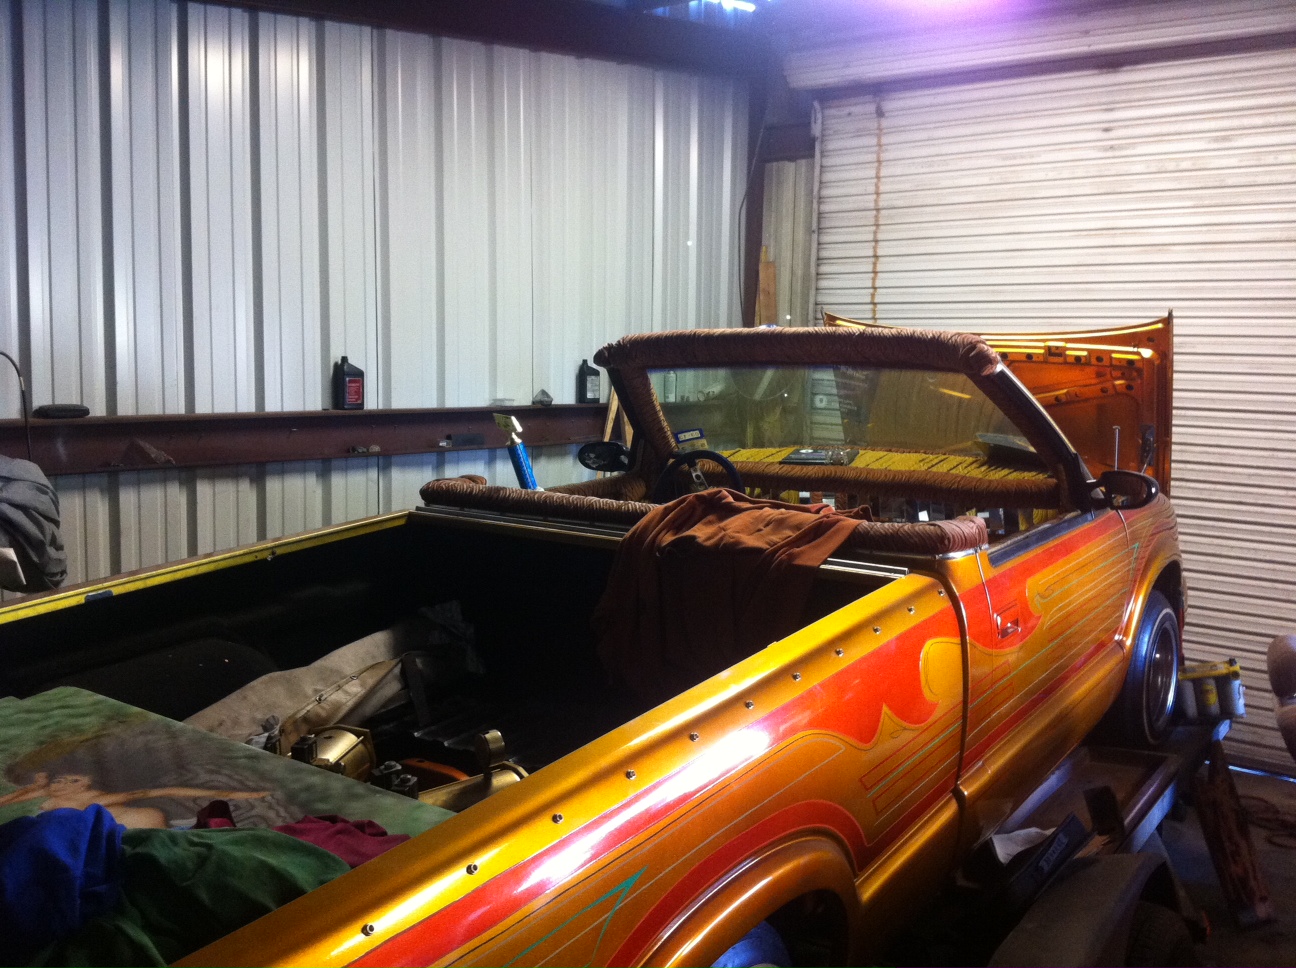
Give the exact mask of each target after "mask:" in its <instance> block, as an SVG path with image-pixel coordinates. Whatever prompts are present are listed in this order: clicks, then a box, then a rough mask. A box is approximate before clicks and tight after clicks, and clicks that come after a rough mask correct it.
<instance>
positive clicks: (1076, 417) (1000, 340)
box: [824, 313, 1174, 492]
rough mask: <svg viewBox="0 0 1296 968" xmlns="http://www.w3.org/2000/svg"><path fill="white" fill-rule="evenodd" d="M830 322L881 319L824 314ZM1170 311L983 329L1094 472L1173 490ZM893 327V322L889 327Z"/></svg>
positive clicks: (855, 323)
mask: <svg viewBox="0 0 1296 968" xmlns="http://www.w3.org/2000/svg"><path fill="white" fill-rule="evenodd" d="M824 323H825V324H826V325H829V326H859V327H873V326H882V324H877V323H868V322H862V321H860V320H853V319H848V318H846V317H844V316H837V315H834V314H832V313H824ZM1173 324H1174V318H1173V315H1172V314H1167V315H1166V316H1164V317H1163V318H1161V319H1156V320H1153V321H1152V322H1150V323H1144V324H1141V325H1137V326H1123V327H1112V328H1108V329H1093V330H1072V331H1067V332H1047V331H1043V330H1041V331H1038V332H1028V333H982V334H981V336H982V338H983V339H984V340H985V341H986V342H987V343H988V344H990V346H991V347H993V348H994V350H995V351H996V352H998V354H999V356H1000V358H1001V359H1002V360H1003V361H1004V363H1005V365H1007V367H1008V368H1009V369H1010V370H1011V371H1012V372H1013V374H1014V375H1015V376H1016V377H1017V378H1018V379H1019V380H1020V381H1021V382H1022V383H1023V384H1024V385H1025V386H1026V388H1027V389H1028V390H1030V392H1031V393H1032V394H1033V395H1034V397H1035V399H1036V400H1038V401H1039V403H1040V404H1041V406H1043V407H1044V409H1045V410H1046V411H1047V412H1048V414H1049V416H1050V417H1052V419H1053V421H1054V423H1056V424H1057V425H1058V427H1059V428H1060V429H1061V430H1062V432H1063V434H1065V435H1066V437H1067V439H1068V440H1069V441H1070V442H1071V445H1072V446H1073V447H1074V448H1075V449H1076V451H1077V452H1078V453H1079V454H1080V456H1081V458H1083V460H1084V462H1085V465H1086V466H1087V467H1088V469H1089V471H1090V473H1091V474H1093V475H1094V476H1097V475H1098V474H1101V473H1102V472H1103V471H1105V470H1109V469H1111V468H1120V469H1122V470H1135V471H1142V472H1144V473H1148V474H1151V475H1152V476H1153V477H1155V478H1156V479H1157V482H1158V483H1159V484H1160V485H1161V489H1162V490H1163V491H1166V492H1169V490H1170V451H1171V436H1170V416H1171V409H1172V405H1173V365H1172V364H1173V355H1174V350H1173V339H1172V333H1173ZM886 328H890V327H886Z"/></svg>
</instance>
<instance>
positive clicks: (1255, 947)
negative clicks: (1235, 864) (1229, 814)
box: [1161, 771, 1296, 965]
mask: <svg viewBox="0 0 1296 968" xmlns="http://www.w3.org/2000/svg"><path fill="white" fill-rule="evenodd" d="M1233 782H1234V785H1235V786H1236V787H1237V790H1238V794H1239V796H1240V797H1241V798H1242V802H1243V804H1244V806H1246V807H1247V810H1248V815H1249V816H1255V815H1256V814H1257V813H1258V812H1259V811H1261V810H1264V811H1265V812H1270V811H1268V810H1267V808H1264V806H1263V805H1262V804H1260V803H1258V802H1257V801H1252V800H1250V799H1249V798H1250V797H1260V798H1263V799H1264V800H1266V801H1268V802H1269V803H1270V804H1272V805H1273V807H1274V808H1275V809H1276V811H1277V814H1276V816H1278V817H1279V818H1281V819H1282V820H1283V821H1284V822H1285V823H1286V825H1287V829H1288V830H1290V831H1292V833H1289V834H1287V835H1286V837H1285V838H1281V839H1285V840H1286V841H1287V843H1288V844H1290V845H1291V846H1289V847H1283V846H1278V845H1275V844H1273V843H1271V842H1270V841H1269V839H1268V838H1269V836H1270V833H1271V832H1270V831H1267V830H1265V829H1262V828H1261V827H1260V826H1258V825H1257V824H1255V823H1252V825H1251V842H1252V844H1253V845H1254V846H1255V849H1256V855H1257V859H1258V862H1259V865H1260V869H1261V870H1262V871H1263V873H1264V875H1265V877H1266V878H1267V879H1268V884H1269V895H1270V898H1271V899H1272V901H1273V906H1274V913H1275V920H1274V921H1273V922H1271V923H1269V924H1263V925H1259V926H1256V927H1253V928H1249V929H1240V928H1239V927H1238V926H1237V923H1236V921H1235V920H1234V918H1233V916H1232V915H1231V913H1230V912H1229V910H1228V906H1227V905H1226V904H1225V902H1224V897H1223V895H1222V893H1221V891H1220V886H1219V880H1218V879H1217V878H1216V876H1215V868H1214V867H1213V866H1212V865H1211V860H1210V854H1209V853H1208V852H1207V849H1206V844H1205V841H1204V840H1203V839H1202V835H1201V827H1200V826H1199V825H1198V822H1197V814H1196V811H1195V810H1192V809H1189V810H1188V812H1187V816H1186V817H1185V818H1184V819H1183V820H1180V821H1176V820H1171V819H1167V820H1166V821H1165V822H1164V823H1163V824H1162V828H1161V838H1162V840H1163V841H1164V843H1165V845H1166V850H1167V852H1168V853H1169V854H1170V859H1171V862H1172V863H1173V865H1174V869H1175V872H1176V873H1177V874H1178V875H1179V878H1180V880H1181V881H1182V882H1183V884H1184V887H1185V888H1186V889H1187V891H1188V894H1189V895H1190V896H1191V897H1192V899H1193V901H1194V902H1195V903H1196V904H1197V905H1198V907H1199V908H1201V910H1203V911H1204V912H1205V914H1206V916H1207V918H1208V919H1209V921H1210V925H1211V935H1210V938H1209V939H1208V940H1207V941H1206V942H1205V943H1204V944H1202V945H1200V946H1199V951H1200V954H1201V957H1202V962H1203V964H1206V965H1296V782H1292V781H1290V780H1285V779H1280V778H1276V777H1272V776H1256V775H1254V774H1248V773H1242V772H1240V771H1234V773H1233Z"/></svg>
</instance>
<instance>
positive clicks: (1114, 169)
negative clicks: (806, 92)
mask: <svg viewBox="0 0 1296 968" xmlns="http://www.w3.org/2000/svg"><path fill="white" fill-rule="evenodd" d="M1167 6H1171V5H1167ZM1238 6H1239V7H1242V6H1244V5H1238ZM1275 26H1277V25H1275ZM1283 26H1285V24H1284V25H1283ZM1293 77H1296V51H1293V50H1279V51H1272V52H1265V53H1254V54H1247V55H1238V56H1227V57H1214V58H1203V59H1198V60H1183V61H1176V62H1170V63H1162V64H1149V65H1145V66H1138V67H1125V68H1122V69H1120V70H1117V71H1086V72H1076V73H1070V74H1060V75H1055V76H1044V77H1035V78H1030V79H1022V80H1013V81H1003V82H998V83H983V84H975V85H967V86H960V87H950V88H934V89H924V90H911V91H907V92H896V93H894V94H890V95H883V100H882V106H883V110H884V114H885V117H884V118H883V119H882V121H881V123H882V125H883V129H882V132H883V145H884V149H883V161H882V170H881V178H882V182H881V184H882V195H881V217H880V223H879V263H878V268H879V285H878V293H877V298H878V304H879V318H880V319H881V320H882V321H885V322H891V323H899V324H910V325H924V326H937V327H953V328H963V329H970V330H978V329H981V330H985V329H997V330H998V329H1013V328H1038V327H1046V328H1069V327H1079V326H1085V325H1096V324H1106V323H1115V322H1123V323H1129V322H1137V321H1141V320H1147V319H1152V318H1155V317H1157V316H1160V315H1162V314H1163V313H1164V312H1165V311H1166V309H1169V308H1173V309H1174V313H1175V326H1176V342H1175V362H1176V373H1175V413H1174V467H1173V492H1174V500H1175V505H1176V508H1177V510H1178V513H1179V519H1180V528H1181V535H1182V545H1183V549H1184V556H1185V564H1186V569H1187V573H1188V582H1189V588H1190V598H1189V610H1188V625H1187V632H1186V646H1187V650H1188V653H1189V655H1190V656H1192V657H1195V658H1219V657H1226V656H1236V657H1237V658H1238V659H1239V660H1240V661H1241V662H1242V664H1243V666H1244V669H1245V670H1246V675H1245V682H1246V685H1247V687H1248V690H1249V699H1250V702H1249V705H1250V715H1249V717H1248V719H1246V720H1242V721H1239V722H1238V723H1237V725H1236V727H1235V730H1234V733H1233V741H1232V742H1233V748H1234V750H1235V752H1236V753H1237V754H1238V755H1245V756H1247V757H1248V758H1252V759H1255V760H1260V761H1264V762H1267V763H1270V764H1271V765H1274V766H1276V767H1279V768H1283V769H1286V770H1292V769H1293V764H1292V762H1291V759H1290V758H1289V757H1288V755H1287V752H1286V749H1285V747H1284V746H1283V744H1282V741H1281V738H1280V737H1279V736H1278V734H1277V732H1276V730H1275V727H1274V720H1273V717H1272V713H1271V708H1270V707H1271V704H1272V696H1271V694H1270V693H1269V690H1268V680H1267V677H1266V675H1265V665H1264V655H1265V649H1266V647H1267V645H1268V642H1269V640H1270V638H1271V637H1272V636H1273V635H1275V634H1277V633H1279V632H1290V631H1292V630H1293V629H1296V596H1293V594H1292V590H1293V588H1294V587H1296V566H1293V564H1292V562H1293V561H1294V560H1296V510H1294V509H1293V488H1292V480H1293V479H1294V478H1293V475H1294V474H1296V382H1293V373H1294V372H1296V365H1294V364H1293V360H1294V359H1296V89H1294V88H1293V86H1292V83H1291V81H1292V78H1293ZM877 123H878V122H877V119H876V117H875V110H874V102H873V101H872V100H871V99H868V98H861V99H857V100H849V101H841V102H837V103H829V104H826V105H824V110H823V134H822V141H821V145H820V149H821V152H822V176H821V183H820V186H819V187H820V196H819V237H818V250H817V251H818V259H817V287H818V288H817V301H818V303H819V304H820V305H821V306H824V307H827V308H830V309H832V310H834V311H837V312H841V313H844V314H846V315H862V316H867V315H868V313H869V297H870V286H871V275H872V233H873V225H874V218H873V209H874V198H873V190H874V176H875V172H876V168H875V164H874V158H875V147H876V140H875V139H876V132H877V128H876V124H877Z"/></svg>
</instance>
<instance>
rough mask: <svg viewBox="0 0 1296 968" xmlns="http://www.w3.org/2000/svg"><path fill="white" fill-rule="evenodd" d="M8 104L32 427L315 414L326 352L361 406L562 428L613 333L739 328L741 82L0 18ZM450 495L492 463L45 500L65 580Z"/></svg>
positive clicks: (259, 470) (233, 26)
mask: <svg viewBox="0 0 1296 968" xmlns="http://www.w3.org/2000/svg"><path fill="white" fill-rule="evenodd" d="M101 11H102V14H103V15H102V16H101ZM15 26H16V27H18V28H19V30H18V41H19V46H18V47H17V48H15V45H14V43H13V41H14V29H13V28H14V27H15ZM20 69H21V76H16V73H15V72H17V71H19V70H20ZM0 78H3V83H0V187H2V188H3V190H0V293H2V295H0V348H3V349H5V350H6V351H9V352H11V353H13V354H14V355H15V356H19V357H20V361H21V362H23V363H24V368H25V369H26V370H27V372H28V373H29V375H30V379H29V384H30V392H31V397H32V399H33V401H34V402H35V403H37V404H39V403H46V402H49V401H51V400H57V401H61V402H63V401H78V400H79V401H82V402H84V403H85V404H87V405H88V406H89V407H90V408H91V410H92V411H93V412H94V413H97V414H102V413H108V414H133V413H183V412H218V411H253V410H311V409H317V408H320V407H322V406H325V405H326V403H327V401H328V380H329V374H330V371H331V366H332V363H333V361H334V360H335V359H337V358H338V357H339V356H342V355H344V354H345V355H347V356H348V357H350V358H351V359H352V361H354V362H355V363H357V364H358V365H359V366H361V367H362V368H364V370H365V375H366V395H367V398H366V405H367V406H370V407H436V406H470V405H485V404H488V403H490V402H491V400H493V399H497V398H511V399H513V400H515V401H516V402H517V403H520V404H521V403H528V402H530V400H531V397H532V396H533V394H534V393H535V392H536V391H537V390H539V389H541V388H543V389H546V390H548V391H549V393H550V394H552V395H553V397H554V399H555V400H556V401H558V402H559V403H570V402H572V401H573V399H574V394H575V374H576V367H577V365H578V364H579V363H580V361H581V359H582V358H588V357H590V356H592V355H593V353H594V351H595V350H596V349H597V348H598V347H599V346H601V345H602V344H603V343H604V342H607V341H608V340H610V339H612V338H615V337H617V336H620V335H622V334H624V333H627V332H634V331H640V330H645V329H650V328H657V329H661V328H690V327H695V326H700V325H736V324H737V322H738V298H737V278H736V275H735V263H734V260H735V258H736V252H737V248H736V238H737V234H736V233H737V224H736V216H737V205H738V201H739V198H740V196H741V191H742V179H743V175H744V173H745V161H744V153H745V146H746V143H747V135H746V118H747V110H746V94H745V91H744V89H743V88H742V86H741V85H740V84H738V83H737V82H730V81H726V80H719V79H715V78H706V77H696V76H691V75H688V76H686V75H681V74H675V73H670V72H665V71H658V70H652V69H648V68H644V67H636V66H630V65H621V64H610V63H605V62H601V61H592V60H582V59H578V58H573V57H562V56H557V55H551V54H543V53H537V52H532V51H522V50H516V49H512V48H505V47H497V46H490V45H484V44H477V43H471V42H468V41H459V40H451V39H443V38H433V37H427V36H421V35H413V34H407V33H399V32H394V31H384V30H374V29H370V28H366V27H357V26H352V25H343V24H335V23H323V22H319V21H313V20H307V19H304V18H298V17H289V16H280V15H271V14H258V13H251V12H248V11H246V10H239V9H234V8H228V7H223V6H218V5H212V6H207V5H204V4H201V3H186V2H184V0H180V2H171V0H108V2H107V3H106V4H104V5H103V6H102V7H101V5H100V4H99V3H98V2H96V0H25V2H24V3H23V4H22V5H21V6H18V5H14V4H0ZM19 92H21V101H19V100H17V99H16V96H17V95H18V93H19ZM16 113H17V114H18V115H19V118H20V119H21V121H22V128H23V130H24V132H25V137H24V138H23V139H22V140H21V142H20V143H15V139H14V132H15V122H16V120H17V119H16V117H15V114H16ZM20 187H21V188H22V194H21V197H19V196H18V193H17V189H18V188H20ZM20 273H21V274H22V275H21V278H20ZM0 362H3V361H0ZM6 368H7V365H6ZM605 391H606V388H605ZM0 406H3V408H4V410H3V413H4V414H5V415H6V416H9V415H17V413H18V399H17V392H16V387H15V386H14V380H13V378H12V374H10V375H9V376H5V375H4V373H3V372H0ZM359 443H363V441H361V442H359ZM535 460H536V471H537V475H538V476H539V478H540V480H541V483H542V484H545V483H548V484H555V483H559V482H562V481H567V480H572V479H575V478H576V477H578V476H580V475H583V474H586V473H587V472H585V471H583V470H582V469H581V468H579V466H578V465H577V464H576V463H575V461H574V459H573V454H572V450H571V449H570V448H565V447H561V448H551V449H548V450H542V451H541V452H539V453H537V454H536V455H535ZM468 472H478V473H484V474H486V475H487V476H488V477H489V478H490V479H492V480H495V481H501V482H509V481H511V480H512V469H511V467H510V465H509V463H508V461H507V459H504V458H501V457H498V456H495V455H492V454H490V453H487V452H482V453H456V454H445V455H436V454H430V455H421V456H411V457H392V458H374V459H365V458H360V459H354V460H336V461H326V462H298V463H284V464H269V465H265V466H263V467H254V466H249V467H237V468H228V469H219V470H215V469H213V470H200V471H157V472H153V471H150V472H131V473H120V474H100V475H87V476H83V477H76V478H60V479H58V480H57V481H56V482H55V483H56V485H57V486H58V489H59V493H60V498H61V500H62V504H63V512H64V519H65V521H64V532H65V538H66V540H67V542H68V544H69V552H70V559H71V561H70V580H74V581H75V580H81V579H87V578H94V577H100V576H103V575H107V574H110V573H113V572H115V571H118V570H121V569H126V568H137V567H142V566H145V565H150V564H154V563H157V562H161V561H166V560H172V559H175V558H178V557H183V556H185V555H189V554H196V553H200V552H206V551H211V550H215V549H219V548H226V547H230V546H233V545H236V544H239V543H242V542H246V541H250V540H255V539H259V538H267V537H275V536H279V535H282V534H288V533H292V532H295V531H300V530H303V529H307V528H311V527H317V526H320V525H324V524H327V523H331V522H335V521H340V520H347V519H351V518H356V517H360V516H362V515H366V514H373V513H377V512H380V511H386V510H390V509H392V508H401V507H409V506H411V505H414V504H416V503H418V496H417V494H418V487H419V486H420V485H422V484H423V483H424V482H425V481H427V480H428V479H430V478H432V477H435V476H441V475H453V474H460V473H468Z"/></svg>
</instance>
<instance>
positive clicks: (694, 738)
mask: <svg viewBox="0 0 1296 968" xmlns="http://www.w3.org/2000/svg"><path fill="white" fill-rule="evenodd" d="M701 738H702V737H701V736H699V735H698V734H697V733H689V739H691V740H692V741H693V742H695V743H696V742H697V741H698V740H700V739H701Z"/></svg>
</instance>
